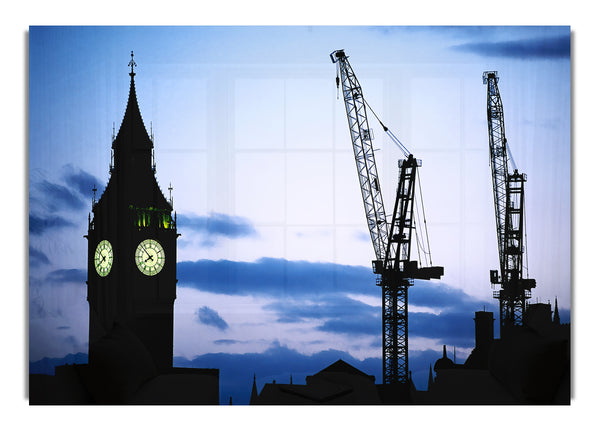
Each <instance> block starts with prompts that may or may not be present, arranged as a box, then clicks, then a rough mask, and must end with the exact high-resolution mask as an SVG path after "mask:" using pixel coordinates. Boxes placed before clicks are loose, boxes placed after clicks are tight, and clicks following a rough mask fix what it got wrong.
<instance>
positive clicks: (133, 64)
mask: <svg viewBox="0 0 600 431" xmlns="http://www.w3.org/2000/svg"><path fill="white" fill-rule="evenodd" d="M127 66H130V67H131V72H130V73H129V76H131V77H132V78H133V77H134V76H135V72H134V71H133V68H134V67H136V66H137V63H136V62H135V61H134V60H133V51H131V61H130V62H129V64H128V65H127Z"/></svg>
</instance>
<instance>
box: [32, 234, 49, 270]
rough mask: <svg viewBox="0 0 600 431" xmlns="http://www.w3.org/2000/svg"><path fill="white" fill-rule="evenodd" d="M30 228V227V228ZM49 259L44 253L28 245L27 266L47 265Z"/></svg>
mask: <svg viewBox="0 0 600 431" xmlns="http://www.w3.org/2000/svg"><path fill="white" fill-rule="evenodd" d="M30 230H31V228H30ZM49 264H50V259H48V256H46V254H45V253H44V252H42V251H40V250H38V249H36V248H33V247H32V246H31V245H30V246H29V267H30V268H34V267H38V266H41V265H49Z"/></svg>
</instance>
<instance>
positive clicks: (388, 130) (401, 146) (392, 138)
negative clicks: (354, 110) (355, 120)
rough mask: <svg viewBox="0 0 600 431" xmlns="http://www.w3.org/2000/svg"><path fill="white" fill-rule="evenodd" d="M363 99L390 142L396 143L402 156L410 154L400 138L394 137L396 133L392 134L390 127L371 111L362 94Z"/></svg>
mask: <svg viewBox="0 0 600 431" xmlns="http://www.w3.org/2000/svg"><path fill="white" fill-rule="evenodd" d="M363 101H364V102H365V105H367V107H368V108H369V110H370V111H371V113H372V114H373V115H374V116H375V118H377V121H379V124H381V127H383V131H384V132H385V133H387V135H388V136H389V137H390V139H391V140H392V142H394V144H396V146H397V147H398V148H400V150H401V151H402V153H403V154H404V157H408V156H409V155H410V151H408V149H407V148H406V147H405V146H404V145H403V144H402V142H400V139H398V138H397V137H396V135H394V134H393V133H392V131H391V130H390V129H388V128H387V127H386V126H385V124H383V122H382V121H381V120H380V119H379V117H378V116H377V114H376V113H375V111H373V108H371V105H369V103H368V102H367V100H366V99H365V97H364V96H363Z"/></svg>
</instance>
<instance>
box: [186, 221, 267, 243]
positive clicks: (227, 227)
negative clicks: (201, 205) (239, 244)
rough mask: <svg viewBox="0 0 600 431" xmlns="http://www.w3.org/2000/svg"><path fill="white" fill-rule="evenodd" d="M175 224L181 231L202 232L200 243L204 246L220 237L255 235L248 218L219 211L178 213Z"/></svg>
mask: <svg viewBox="0 0 600 431" xmlns="http://www.w3.org/2000/svg"><path fill="white" fill-rule="evenodd" d="M177 225H178V227H179V229H180V230H181V231H185V230H186V229H187V230H191V231H194V232H198V233H200V234H202V235H203V236H204V240H203V243H202V245H203V246H205V247H212V246H214V245H216V242H217V240H218V239H220V238H229V239H237V238H244V237H253V236H256V235H257V232H256V230H255V229H254V226H253V225H252V223H251V222H250V221H249V220H247V219H245V218H243V217H236V216H230V215H227V214H220V213H210V214H209V215H208V216H196V215H191V216H190V215H185V214H184V215H180V216H178V217H177Z"/></svg>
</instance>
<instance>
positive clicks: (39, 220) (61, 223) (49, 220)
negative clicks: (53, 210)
mask: <svg viewBox="0 0 600 431" xmlns="http://www.w3.org/2000/svg"><path fill="white" fill-rule="evenodd" d="M73 226H75V223H73V222H71V221H69V220H67V219H66V218H64V217H61V216H58V215H50V216H46V217H40V216H37V215H35V214H29V233H30V234H31V235H41V234H43V233H45V232H46V231H48V230H49V229H61V228H66V227H73Z"/></svg>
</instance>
